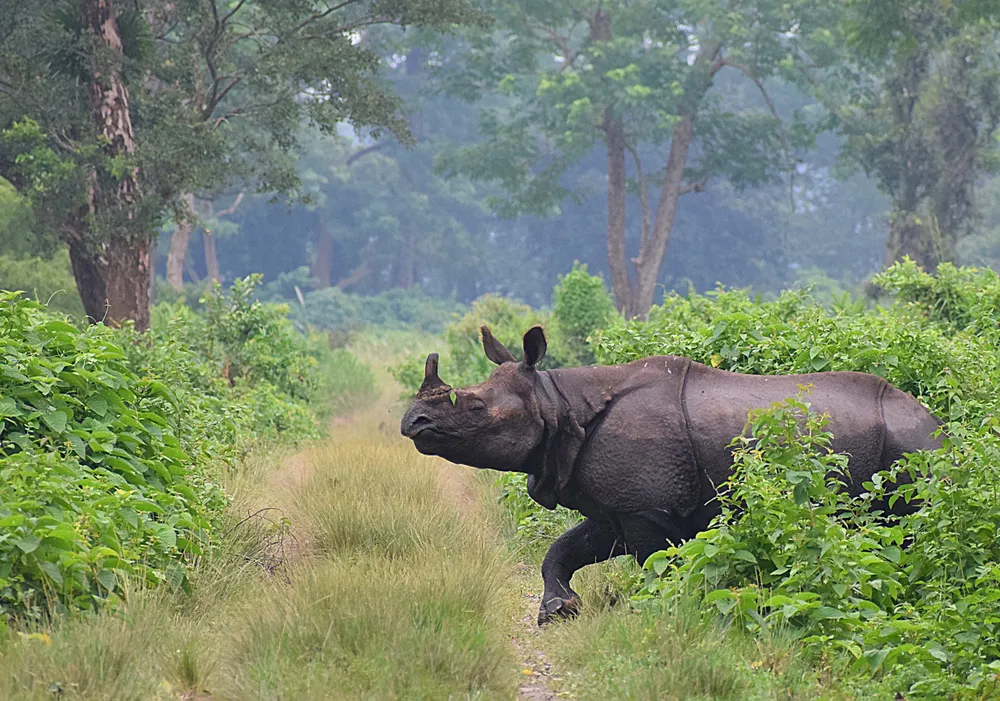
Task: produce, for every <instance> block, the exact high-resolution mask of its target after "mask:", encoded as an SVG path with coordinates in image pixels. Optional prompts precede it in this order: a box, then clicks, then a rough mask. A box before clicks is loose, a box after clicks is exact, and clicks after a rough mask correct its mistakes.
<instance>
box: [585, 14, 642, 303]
mask: <svg viewBox="0 0 1000 701" xmlns="http://www.w3.org/2000/svg"><path fill="white" fill-rule="evenodd" d="M589 25H590V40H591V41H592V42H598V41H611V34H612V31H611V15H609V14H608V13H607V12H605V11H604V10H602V9H600V8H598V10H597V11H596V12H595V13H594V14H593V15H592V16H591V17H590V19H589ZM601 129H602V130H603V131H604V144H605V147H606V148H607V152H608V229H607V232H606V243H607V249H608V268H609V269H610V271H611V294H612V295H613V296H614V298H615V306H616V307H618V311H620V312H623V313H624V314H626V315H629V310H630V309H631V307H632V296H633V295H632V292H633V291H632V281H631V280H630V279H629V273H628V256H627V253H626V246H625V223H626V220H625V207H626V197H627V193H626V189H625V133H624V131H623V129H622V125H621V122H620V121H618V119H617V118H616V116H615V113H614V110H613V109H612V108H611V107H608V108H607V109H605V110H604V120H603V121H602V123H601Z"/></svg>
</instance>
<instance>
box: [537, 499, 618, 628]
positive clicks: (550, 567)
mask: <svg viewBox="0 0 1000 701" xmlns="http://www.w3.org/2000/svg"><path fill="white" fill-rule="evenodd" d="M624 554H625V546H624V543H622V542H621V541H620V540H619V538H618V537H617V536H616V535H615V531H614V529H613V528H612V527H611V524H609V523H602V522H600V521H595V520H594V519H592V518H588V519H585V520H584V521H583V522H582V523H579V524H577V525H576V526H574V527H573V528H571V529H569V530H568V531H566V532H565V533H563V534H562V535H561V536H559V537H558V538H556V540H555V542H554V543H552V546H551V547H550V548H549V551H548V553H546V555H545V559H544V560H543V561H542V582H543V583H544V585H545V591H544V593H543V594H542V604H541V606H540V607H539V610H538V625H540V626H541V625H544V624H545V623H548V622H549V621H551V620H552V619H553V618H555V617H557V616H558V617H560V618H570V617H572V616H575V615H576V614H577V613H578V612H579V611H580V595H579V594H577V593H576V592H575V591H573V590H572V589H571V588H570V586H569V580H570V579H572V577H573V573H574V572H576V571H577V570H578V569H580V568H581V567H585V566H587V565H592V564H594V563H595V562H603V561H604V560H607V559H610V558H612V557H617V556H618V555H624Z"/></svg>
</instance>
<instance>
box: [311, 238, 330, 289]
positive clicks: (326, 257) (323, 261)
mask: <svg viewBox="0 0 1000 701" xmlns="http://www.w3.org/2000/svg"><path fill="white" fill-rule="evenodd" d="M311 273H312V276H313V278H314V279H315V280H316V286H317V288H319V289H324V288H327V287H329V286H330V285H331V284H332V283H333V234H331V233H330V231H329V230H328V229H327V228H326V225H325V223H323V222H321V223H320V230H319V234H317V236H316V253H315V255H314V256H313V264H312V270H311Z"/></svg>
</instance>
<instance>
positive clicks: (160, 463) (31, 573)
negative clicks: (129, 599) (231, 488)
mask: <svg viewBox="0 0 1000 701" xmlns="http://www.w3.org/2000/svg"><path fill="white" fill-rule="evenodd" d="M0 345H2V346H3V361H2V363H0V397H2V399H0V416H2V426H0V473H2V481H0V522H2V524H3V536H2V538H0V607H2V609H3V611H4V612H6V613H7V614H8V615H9V614H11V613H15V612H16V613H21V614H27V615H29V616H38V615H40V614H42V613H43V612H44V606H45V604H46V602H47V601H48V600H49V599H48V597H49V595H54V600H57V601H60V602H63V603H64V604H67V605H70V606H74V607H84V608H86V607H91V606H93V605H95V604H96V603H97V602H98V601H99V600H101V599H104V598H106V597H108V596H110V595H113V594H114V593H115V592H116V591H117V590H118V589H119V587H120V586H121V583H122V577H138V578H139V579H143V580H146V581H148V582H150V583H158V582H169V583H171V584H174V585H181V584H183V583H184V581H185V573H184V569H183V568H182V567H181V566H180V563H181V562H183V561H184V560H185V559H187V558H190V557H194V556H197V555H198V554H200V553H201V552H202V549H203V548H204V546H205V544H206V543H207V542H208V540H209V539H210V537H211V535H212V533H213V530H214V528H215V527H216V518H217V516H218V513H219V509H220V508H221V507H222V506H223V505H224V504H225V499H224V497H223V495H222V494H221V492H220V491H219V490H218V488H217V487H215V486H214V485H213V484H212V482H211V481H210V480H208V479H207V477H206V475H205V474H204V472H203V471H202V470H201V469H200V466H199V465H198V464H197V463H196V462H195V461H194V460H193V459H192V458H191V456H190V455H188V454H187V453H186V452H185V451H184V450H183V447H182V446H181V444H180V441H179V440H178V438H177V436H176V428H177V423H176V421H175V420H173V419H172V417H174V416H176V415H178V414H180V413H181V412H182V407H181V406H179V405H178V403H177V398H176V397H175V396H174V393H173V392H172V391H171V388H170V387H168V386H167V385H166V384H164V383H163V382H160V381H158V380H155V379H143V378H141V377H139V376H138V375H137V374H136V373H135V372H134V370H133V369H132V368H131V367H129V365H128V363H127V359H126V355H125V353H124V352H123V350H122V348H121V347H120V345H119V344H118V342H117V336H116V334H115V333H114V332H113V331H110V330H108V329H106V328H104V327H103V326H91V327H89V328H88V329H87V330H86V331H82V332H81V331H79V330H78V329H76V328H75V327H74V326H72V325H70V324H68V323H66V322H65V321H61V320H59V319H58V318H57V317H56V316H54V315H51V314H49V313H47V312H46V311H45V309H44V308H43V307H42V306H40V305H38V304H36V303H34V302H29V301H26V300H24V299H23V298H20V297H19V296H17V295H16V294H14V293H3V294H2V295H0ZM164 407H169V408H170V409H171V410H170V411H169V412H164V411H163V408H164Z"/></svg>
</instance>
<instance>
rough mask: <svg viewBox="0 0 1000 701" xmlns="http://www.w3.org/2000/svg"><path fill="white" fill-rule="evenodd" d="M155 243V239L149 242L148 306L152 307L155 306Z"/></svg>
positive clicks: (156, 251) (156, 252)
mask: <svg viewBox="0 0 1000 701" xmlns="http://www.w3.org/2000/svg"><path fill="white" fill-rule="evenodd" d="M156 244H157V242H156V240H155V239H153V238H150V240H149V306H150V307H152V306H153V305H154V304H156V260H157V254H158V253H159V251H158V250H157V245H156Z"/></svg>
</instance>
